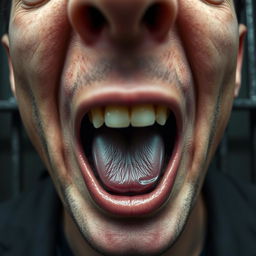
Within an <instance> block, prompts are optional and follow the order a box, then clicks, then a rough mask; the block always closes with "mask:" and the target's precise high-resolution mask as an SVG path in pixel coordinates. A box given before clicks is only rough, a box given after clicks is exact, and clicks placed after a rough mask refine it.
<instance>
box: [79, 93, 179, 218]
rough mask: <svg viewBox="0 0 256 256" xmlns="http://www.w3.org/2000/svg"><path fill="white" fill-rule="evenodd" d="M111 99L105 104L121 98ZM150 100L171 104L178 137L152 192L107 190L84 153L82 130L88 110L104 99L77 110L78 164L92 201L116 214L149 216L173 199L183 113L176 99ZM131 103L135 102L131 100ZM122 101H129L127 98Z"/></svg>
mask: <svg viewBox="0 0 256 256" xmlns="http://www.w3.org/2000/svg"><path fill="white" fill-rule="evenodd" d="M112 96H113V95H112ZM105 99H106V98H105ZM108 99H112V101H110V102H107V103H105V105H106V104H109V103H113V102H115V103H116V99H117V98H116V97H115V96H114V97H112V98H111V97H108ZM140 99H141V98H140ZM143 99H144V100H145V102H146V100H147V99H146V98H145V97H143ZM148 99H151V101H147V102H150V103H153V104H154V103H155V104H164V105H167V104H169V108H170V109H171V110H172V113H173V115H174V116H175V121H176V138H175V142H174V145H173V149H172V154H171V157H170V159H169V162H168V164H167V165H166V167H165V170H164V172H163V176H162V177H161V179H160V180H159V182H158V184H157V186H156V187H155V188H154V189H153V190H152V191H149V192H148V193H145V194H139V195H117V194H111V193H109V192H108V191H107V190H105V189H104V187H103V186H102V184H101V183H100V182H99V180H98V179H97V177H96V176H95V174H94V171H93V169H92V165H91V163H90V161H89V160H88V158H87V156H86V154H84V148H83V143H82V142H81V138H80V129H81V125H82V120H83V117H84V116H85V113H87V112H88V111H89V110H90V109H91V108H92V107H94V106H95V105H96V106H99V105H100V102H97V99H96V101H94V102H93V103H92V102H91V103H92V104H90V102H89V103H88V102H87V104H86V103H85V104H84V105H83V104H82V105H81V106H80V108H79V110H78V112H77V113H78V114H77V116H76V122H75V124H76V129H75V130H76V143H77V147H76V153H77V156H78V163H79V165H80V169H81V172H82V175H83V178H84V181H85V184H86V186H87V188H88V191H89V193H90V195H91V197H92V200H93V201H94V202H95V203H96V205H97V206H99V207H100V208H101V209H103V210H105V211H107V212H108V213H111V214H114V215H118V216H125V217H129V216H130V217H132V216H142V215H148V214H150V213H153V212H155V211H157V210H158V209H159V208H160V207H161V206H162V205H163V204H164V203H165V202H166V201H167V199H168V198H169V196H170V193H171V190H172V187H173V184H174V181H175V177H176V174H177V169H178V166H179V161H180V155H181V133H182V124H181V123H182V122H181V114H180V113H179V108H178V107H177V104H175V102H174V101H170V99H168V101H166V100H165V99H163V98H162V97H161V100H162V101H161V100H159V99H157V97H154V99H156V100H158V101H157V102H152V99H153V97H148ZM139 102H141V101H139ZM159 102H160V103H159ZM129 103H131V102H130V101H129ZM121 104H125V103H124V101H123V100H122V102H121ZM85 136H86V135H85Z"/></svg>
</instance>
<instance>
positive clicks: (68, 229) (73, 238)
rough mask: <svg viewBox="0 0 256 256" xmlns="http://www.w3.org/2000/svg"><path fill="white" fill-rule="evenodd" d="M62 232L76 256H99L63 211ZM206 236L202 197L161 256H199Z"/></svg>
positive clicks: (204, 210) (200, 196)
mask: <svg viewBox="0 0 256 256" xmlns="http://www.w3.org/2000/svg"><path fill="white" fill-rule="evenodd" d="M63 221H64V223H63V224H64V232H65V236H66V238H67V240H68V243H69V246H70V248H71V250H72V251H73V253H74V255H76V256H83V255H84V253H85V252H86V255H88V256H99V255H101V254H99V253H98V252H96V251H95V250H94V249H92V248H91V247H90V246H89V244H88V242H87V241H86V240H85V239H84V238H83V237H82V235H81V233H80V232H79V230H78V228H77V227H76V225H75V223H74V221H73V220H72V218H71V217H70V215H69V214H68V213H67V212H66V211H65V210H64V220H63ZM205 235H206V209H205V204H204V201H203V196H202V195H199V197H198V199H197V202H196V204H195V206H194V208H193V210H192V212H191V214H190V216H189V218H188V221H187V223H186V225H185V228H184V230H183V232H182V233H181V235H180V237H179V238H178V240H177V241H176V243H175V244H174V245H173V246H172V247H171V248H170V249H169V250H168V251H167V252H165V253H164V254H163V256H169V255H170V256H171V255H175V256H183V255H190V256H199V255H200V253H201V252H202V250H203V247H204V242H205Z"/></svg>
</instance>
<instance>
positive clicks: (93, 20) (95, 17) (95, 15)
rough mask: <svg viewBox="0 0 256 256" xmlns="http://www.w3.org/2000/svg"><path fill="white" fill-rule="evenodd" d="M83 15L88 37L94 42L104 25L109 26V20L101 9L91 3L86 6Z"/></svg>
mask: <svg viewBox="0 0 256 256" xmlns="http://www.w3.org/2000/svg"><path fill="white" fill-rule="evenodd" d="M83 15H84V30H85V33H86V38H87V39H90V41H91V42H93V41H94V40H95V39H97V38H98V36H99V35H100V33H101V32H102V30H103V29H104V27H105V26H107V24H108V21H107V20H106V18H105V17H104V15H103V14H102V13H101V11H100V10H98V9H97V8H96V7H94V6H90V5H88V6H86V7H84V9H83Z"/></svg>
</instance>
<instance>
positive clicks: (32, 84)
mask: <svg viewBox="0 0 256 256" xmlns="http://www.w3.org/2000/svg"><path fill="white" fill-rule="evenodd" d="M69 1H73V0H69ZM77 1H79V0H77ZM99 1H100V0H99ZM170 1H175V0H170ZM25 3H26V1H15V2H14V3H13V7H12V14H11V22H10V34H9V38H10V46H9V48H10V59H11V65H13V70H14V78H15V90H16V94H17V101H18V103H19V107H20V110H21V116H22V118H23V121H24V123H25V126H26V129H27V130H28V133H29V136H30V137H31V139H32V140H33V142H34V144H35V146H36V148H37V150H38V151H39V153H40V155H41V157H42V158H43V160H44V162H45V164H46V166H47V168H48V169H49V172H50V174H51V176H52V178H53V180H54V183H55V185H56V187H57V190H58V192H59V194H60V197H61V200H62V201H63V204H64V205H65V207H66V208H65V209H67V212H65V213H67V215H66V216H67V217H66V219H67V218H69V221H66V222H65V220H66V219H65V218H64V226H65V228H66V230H69V229H70V228H72V231H71V232H72V234H71V235H70V236H69V241H70V244H71V247H72V249H73V250H74V251H76V250H77V248H78V247H79V246H81V244H82V245H85V248H87V249H88V248H91V247H89V246H92V248H94V249H95V250H94V249H90V252H91V253H92V255H93V254H96V251H101V252H105V253H109V254H118V253H119V254H120V253H121V254H122V253H123V254H125V253H126V254H128V253H134V254H135V253H144V254H147V255H148V254H149V253H152V254H153V253H154V254H155V255H159V253H162V252H164V251H166V250H168V249H170V251H168V253H173V254H174V255H179V254H180V255H188V253H187V250H188V251H189V250H190V249H191V248H192V247H193V245H191V243H190V242H191V240H189V239H188V238H189V237H191V234H192V235H193V233H194V232H195V230H196V228H195V227H196V224H198V225H199V224H200V225H202V226H201V227H202V229H201V232H200V235H202V237H203V234H204V228H205V226H204V225H203V224H202V223H200V221H202V220H201V219H200V218H199V217H200V216H201V215H200V213H199V212H200V209H201V208H200V207H203V200H201V199H202V198H201V195H199V193H200V189H201V186H202V183H203V180H204V176H205V174H206V170H207V167H208V165H209V162H210V159H211V157H212V155H213V153H214V151H215V149H216V146H217V144H218V142H219V140H220V137H221V135H222V133H223V131H224V128H225V126H226V123H227V120H228V118H229V114H230V109H231V106H232V99H233V95H234V88H235V67H236V59H237V54H236V51H237V49H238V27H237V23H236V17H235V14H234V7H233V3H232V2H231V1H223V2H221V3H219V4H216V3H215V4H213V1H209V0H208V1H207V0H205V1H201V0H191V1H187V0H178V2H177V6H178V7H177V11H178V13H177V19H176V20H174V25H173V27H172V28H170V33H169V34H168V40H167V41H166V42H165V43H163V44H161V45H160V46H159V45H155V44H151V45H152V46H151V47H152V48H150V49H148V50H147V51H146V50H145V49H144V48H143V47H141V48H140V49H139V50H138V49H137V51H134V52H133V49H130V51H131V52H126V51H125V52H121V53H120V51H118V52H117V51H116V50H115V48H111V47H110V48H109V49H108V50H105V49H99V50H95V49H94V48H90V47H88V45H86V44H85V42H84V41H83V39H82V38H81V37H80V35H79V33H78V31H76V28H75V27H74V25H72V24H71V22H70V20H69V18H70V17H68V15H67V9H68V8H71V7H70V6H72V5H69V4H68V3H67V1H65V0H51V1H42V2H40V1H35V4H34V5H31V6H29V7H28V6H26V4H25ZM37 3H38V4H37ZM39 3H40V4H39ZM113 3H114V2H113ZM71 14H72V13H71ZM71 14H70V15H71ZM119 50H120V49H119ZM126 59H127V60H128V61H127V62H126ZM141 83H144V84H149V83H150V84H155V86H158V87H159V88H162V89H163V90H165V89H166V88H168V89H169V90H170V93H171V94H172V96H173V97H174V98H175V99H177V100H178V101H179V107H180V109H181V112H182V115H183V116H182V118H184V123H183V131H182V139H183V142H182V145H181V147H182V150H181V152H182V153H181V158H182V160H181V163H180V166H179V169H178V174H177V178H176V180H175V183H174V185H173V188H172V191H171V194H170V196H169V198H168V200H167V201H166V202H165V204H164V205H163V206H162V207H161V209H159V211H157V213H152V214H151V216H147V217H142V218H140V219H139V220H138V219H136V218H134V219H132V218H130V219H129V224H131V227H132V228H131V227H129V225H127V223H126V222H125V219H123V218H118V217H114V216H110V214H108V213H106V212H104V211H102V210H101V209H100V208H99V206H97V205H96V204H95V202H94V201H93V199H92V198H91V196H90V193H89V191H88V189H87V186H86V184H85V182H84V180H83V176H82V174H81V170H80V165H79V163H78V156H77V155H76V153H75V152H76V142H75V139H76V138H75V135H74V133H75V132H74V127H73V119H74V115H75V108H76V106H77V105H76V104H78V103H77V102H80V101H81V99H84V98H86V97H88V95H89V94H90V93H91V92H92V91H95V90H98V91H100V89H102V88H105V87H109V88H110V87H111V86H113V84H119V85H120V87H123V88H124V89H127V90H128V89H129V88H132V89H133V90H135V89H136V88H137V87H139V86H140V85H141ZM116 88H118V87H116ZM85 164H86V163H85ZM198 196H199V197H198ZM192 212H196V214H195V215H193V214H192ZM191 216H192V217H191ZM70 218H71V220H70ZM126 221H127V220H126ZM191 223H192V224H193V223H194V224H193V225H195V226H193V225H192V224H191ZM189 225H192V226H193V227H192V228H191V229H188V228H187V227H190V226H189ZM75 229H77V230H76V231H74V230H75ZM78 230H79V231H78ZM67 233H68V232H67ZM162 234H164V235H162ZM184 234H185V235H184ZM73 235H74V236H73ZM200 235H199V236H200ZM141 237H143V239H142V238H141ZM156 238H157V239H156ZM77 240H79V241H80V244H77V242H76V241H77ZM152 241H155V243H153V242H152ZM109 242H111V243H109ZM192 242H193V244H196V247H197V248H192V249H193V250H194V252H195V253H196V252H197V251H198V253H199V251H200V249H201V247H202V243H203V239H202V238H200V237H197V239H196V240H195V241H192ZM180 245H182V246H180ZM111 246H112V247H111ZM150 246H151V247H150ZM117 248H119V252H118V251H117ZM181 248H182V249H183V250H184V251H182V252H181V251H180V250H181ZM198 248H199V249H198ZM150 249H152V251H149V250H150ZM88 250H89V249H88ZM176 253H177V254H176ZM182 253H183V254H182ZM191 253H192V252H191ZM79 254H80V252H78V255H79ZM81 254H82V253H81ZM190 255H191V254H190Z"/></svg>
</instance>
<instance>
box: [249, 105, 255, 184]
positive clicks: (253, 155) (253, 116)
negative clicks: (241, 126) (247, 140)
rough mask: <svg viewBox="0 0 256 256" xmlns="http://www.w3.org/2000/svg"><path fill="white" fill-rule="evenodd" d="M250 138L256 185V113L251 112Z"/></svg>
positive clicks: (253, 180)
mask: <svg viewBox="0 0 256 256" xmlns="http://www.w3.org/2000/svg"><path fill="white" fill-rule="evenodd" d="M250 121H251V124H250V126H251V127H250V128H251V131H250V133H251V134H250V136H251V144H250V148H251V180H252V182H253V183H256V111H255V110H254V111H251V112H250Z"/></svg>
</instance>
